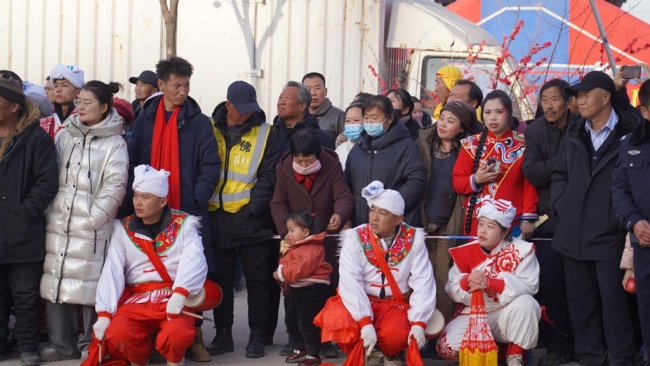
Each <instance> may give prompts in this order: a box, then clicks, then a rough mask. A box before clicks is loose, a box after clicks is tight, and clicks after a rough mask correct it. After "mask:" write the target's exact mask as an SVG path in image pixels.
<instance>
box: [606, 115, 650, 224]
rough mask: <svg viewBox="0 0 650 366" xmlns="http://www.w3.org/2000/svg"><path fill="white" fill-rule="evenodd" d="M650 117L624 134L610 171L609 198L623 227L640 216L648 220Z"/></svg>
mask: <svg viewBox="0 0 650 366" xmlns="http://www.w3.org/2000/svg"><path fill="white" fill-rule="evenodd" d="M649 182H650V121H648V120H646V121H644V122H643V123H641V124H639V125H638V126H637V127H636V128H635V129H634V130H633V131H632V133H630V134H629V135H627V136H623V140H622V141H621V147H620V150H619V156H618V164H617V166H616V169H614V173H613V175H612V199H613V201H614V212H615V213H616V217H617V218H618V221H619V222H620V224H621V227H623V228H624V229H625V230H626V231H630V230H632V228H633V227H634V224H636V223H637V222H638V221H641V220H650V189H648V183H649Z"/></svg>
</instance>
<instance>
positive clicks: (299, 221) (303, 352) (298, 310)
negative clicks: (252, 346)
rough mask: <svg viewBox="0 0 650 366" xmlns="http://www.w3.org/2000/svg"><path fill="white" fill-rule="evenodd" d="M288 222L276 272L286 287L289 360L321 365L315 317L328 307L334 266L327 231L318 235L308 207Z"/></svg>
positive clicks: (283, 286)
mask: <svg viewBox="0 0 650 366" xmlns="http://www.w3.org/2000/svg"><path fill="white" fill-rule="evenodd" d="M286 225H287V230H288V232H287V235H286V236H285V243H286V245H283V246H282V249H281V250H280V253H281V254H282V256H281V257H280V262H279V263H280V265H279V266H278V270H277V271H275V273H273V277H274V278H275V279H276V280H277V281H280V282H281V283H282V288H283V289H284V290H285V297H284V304H285V305H284V307H285V317H284V322H285V324H286V326H287V331H288V332H289V339H291V344H292V347H293V349H294V351H293V354H292V355H290V356H289V357H287V359H286V362H287V363H297V364H298V366H313V365H320V364H321V359H320V357H319V351H320V343H321V339H320V338H321V336H320V335H321V334H320V328H319V327H317V326H315V325H314V317H315V316H316V315H317V314H318V313H319V312H320V311H321V310H322V309H323V306H325V301H327V297H328V294H329V291H328V286H329V284H330V273H332V266H331V265H330V264H329V263H327V262H326V261H325V249H324V247H323V240H324V239H325V232H322V233H320V234H315V233H316V232H317V231H318V228H319V227H320V223H319V220H318V218H317V217H315V215H313V214H312V213H310V212H309V211H305V210H303V211H296V212H293V213H291V214H290V215H289V217H288V218H287V220H286Z"/></svg>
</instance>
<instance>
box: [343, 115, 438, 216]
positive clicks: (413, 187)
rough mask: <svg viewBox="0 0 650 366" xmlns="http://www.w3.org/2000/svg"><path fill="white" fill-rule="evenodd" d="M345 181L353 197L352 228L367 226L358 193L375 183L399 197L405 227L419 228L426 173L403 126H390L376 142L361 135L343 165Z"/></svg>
mask: <svg viewBox="0 0 650 366" xmlns="http://www.w3.org/2000/svg"><path fill="white" fill-rule="evenodd" d="M345 178H346V180H347V181H348V185H349V186H350V189H351V190H352V194H353V196H354V211H353V213H352V224H353V225H355V226H356V225H360V224H363V223H366V222H368V213H369V211H370V210H369V208H368V202H367V201H366V199H365V198H363V197H361V191H362V190H363V189H364V188H365V187H366V186H367V185H368V184H370V183H372V182H373V181H375V180H378V181H380V182H382V183H383V184H384V188H385V189H393V190H396V191H398V192H399V193H400V194H401V195H402V198H403V199H404V203H405V212H404V221H405V222H406V223H407V224H409V225H412V226H420V225H421V222H420V214H419V211H418V204H419V202H420V197H421V196H422V195H423V194H424V190H425V189H426V184H427V182H426V173H425V171H424V163H423V162H422V157H421V156H420V153H419V152H418V148H417V146H416V145H415V142H413V140H412V139H411V135H410V133H409V131H408V129H407V128H406V127H405V126H404V124H403V123H401V122H399V121H396V122H393V124H392V125H391V127H390V128H389V129H388V131H386V133H385V134H384V135H383V136H381V137H379V138H377V139H374V138H372V137H370V136H368V134H366V132H365V131H364V132H362V133H361V137H360V138H359V142H358V143H357V144H356V145H354V147H353V148H352V150H351V151H350V154H349V155H348V159H347V161H346V163H345Z"/></svg>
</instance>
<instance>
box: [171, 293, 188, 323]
mask: <svg viewBox="0 0 650 366" xmlns="http://www.w3.org/2000/svg"><path fill="white" fill-rule="evenodd" d="M183 305H185V296H183V295H181V294H179V293H178V292H174V294H172V296H171V297H170V298H169V300H168V301H167V318H168V319H170V318H178V314H180V313H181V311H183Z"/></svg>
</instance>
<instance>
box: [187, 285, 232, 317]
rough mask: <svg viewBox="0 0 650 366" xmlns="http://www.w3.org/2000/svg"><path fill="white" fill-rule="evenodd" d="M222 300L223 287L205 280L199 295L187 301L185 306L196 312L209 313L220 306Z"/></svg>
mask: <svg viewBox="0 0 650 366" xmlns="http://www.w3.org/2000/svg"><path fill="white" fill-rule="evenodd" d="M222 299H223V292H222V291H221V287H220V286H219V285H218V284H217V283H216V282H214V281H210V280H205V283H204V284H203V288H202V289H201V291H199V293H198V294H196V295H194V296H192V297H188V298H186V299H185V306H186V307H188V308H190V309H192V310H194V311H207V310H211V309H214V308H216V307H217V306H219V304H221V300H222Z"/></svg>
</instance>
